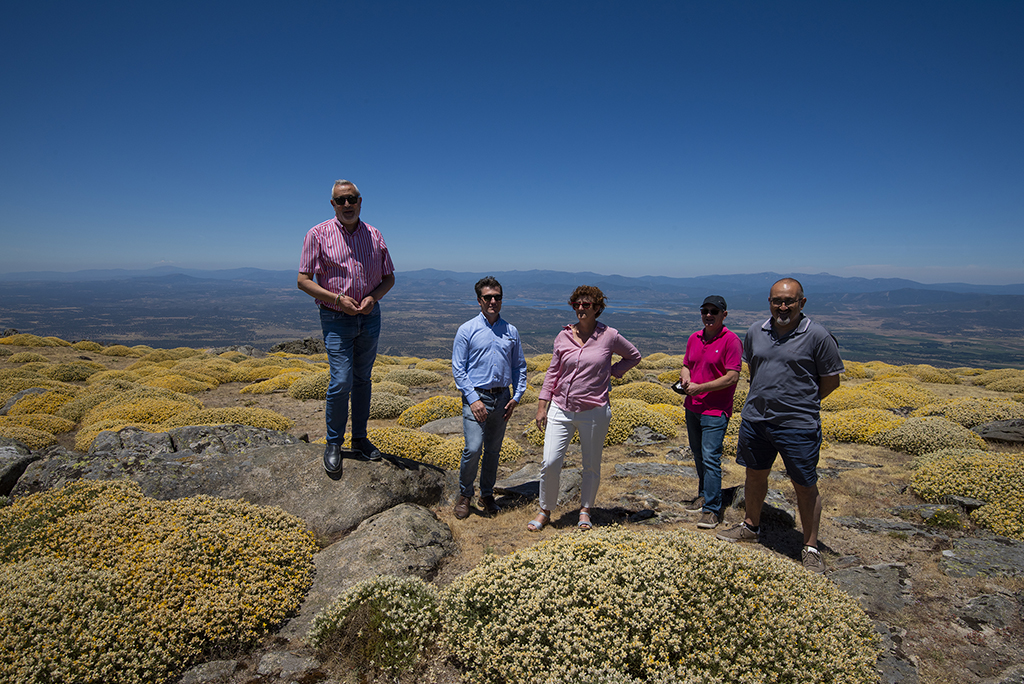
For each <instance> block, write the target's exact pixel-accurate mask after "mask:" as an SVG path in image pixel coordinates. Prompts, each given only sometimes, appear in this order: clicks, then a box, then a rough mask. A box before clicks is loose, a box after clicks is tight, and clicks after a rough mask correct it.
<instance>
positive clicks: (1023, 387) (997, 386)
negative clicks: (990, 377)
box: [988, 373, 1024, 392]
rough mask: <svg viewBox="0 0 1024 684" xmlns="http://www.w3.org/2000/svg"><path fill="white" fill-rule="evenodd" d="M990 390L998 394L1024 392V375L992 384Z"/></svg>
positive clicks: (989, 385) (989, 386)
mask: <svg viewBox="0 0 1024 684" xmlns="http://www.w3.org/2000/svg"><path fill="white" fill-rule="evenodd" d="M988 388H989V389H990V390H994V391H996V392H1024V373H1020V374H1018V375H1016V376H1011V377H1007V378H1003V379H1002V380H996V381H995V382H990V383H989V384H988Z"/></svg>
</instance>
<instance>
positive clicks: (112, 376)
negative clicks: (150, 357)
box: [85, 370, 142, 385]
mask: <svg viewBox="0 0 1024 684" xmlns="http://www.w3.org/2000/svg"><path fill="white" fill-rule="evenodd" d="M110 380H126V381H128V382H138V381H139V380H142V376H141V375H139V374H138V373H135V372H133V371H127V370H106V371H100V372H98V373H93V374H92V375H90V376H89V379H88V380H86V381H85V382H86V384H87V385H94V384H97V383H102V382H108V381H110Z"/></svg>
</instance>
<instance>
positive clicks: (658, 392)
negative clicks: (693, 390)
mask: <svg viewBox="0 0 1024 684" xmlns="http://www.w3.org/2000/svg"><path fill="white" fill-rule="evenodd" d="M609 396H610V397H612V398H613V399H639V400H640V401H642V402H645V403H647V404H674V405H676V406H682V405H683V397H682V396H681V395H679V394H676V393H675V392H673V391H672V390H670V389H669V388H668V387H662V386H661V385H658V384H656V383H653V382H631V383H629V384H628V385H620V386H618V387H613V388H612V391H611V392H610V393H609Z"/></svg>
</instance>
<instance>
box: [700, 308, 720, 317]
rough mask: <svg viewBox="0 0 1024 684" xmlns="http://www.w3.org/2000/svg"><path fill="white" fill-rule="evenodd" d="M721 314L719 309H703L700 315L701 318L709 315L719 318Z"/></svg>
mask: <svg viewBox="0 0 1024 684" xmlns="http://www.w3.org/2000/svg"><path fill="white" fill-rule="evenodd" d="M720 313H722V312H721V311H719V310H718V309H701V310H700V315H701V316H707V315H711V316H717V315H718V314H720Z"/></svg>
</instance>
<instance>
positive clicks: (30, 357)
mask: <svg viewBox="0 0 1024 684" xmlns="http://www.w3.org/2000/svg"><path fill="white" fill-rule="evenodd" d="M7 360H8V361H10V362H11V363H37V362H38V363H49V362H50V359H48V358H46V357H45V356H43V355H42V354H38V353H36V352H18V353H17V354H11V355H10V356H9V357H7Z"/></svg>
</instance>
